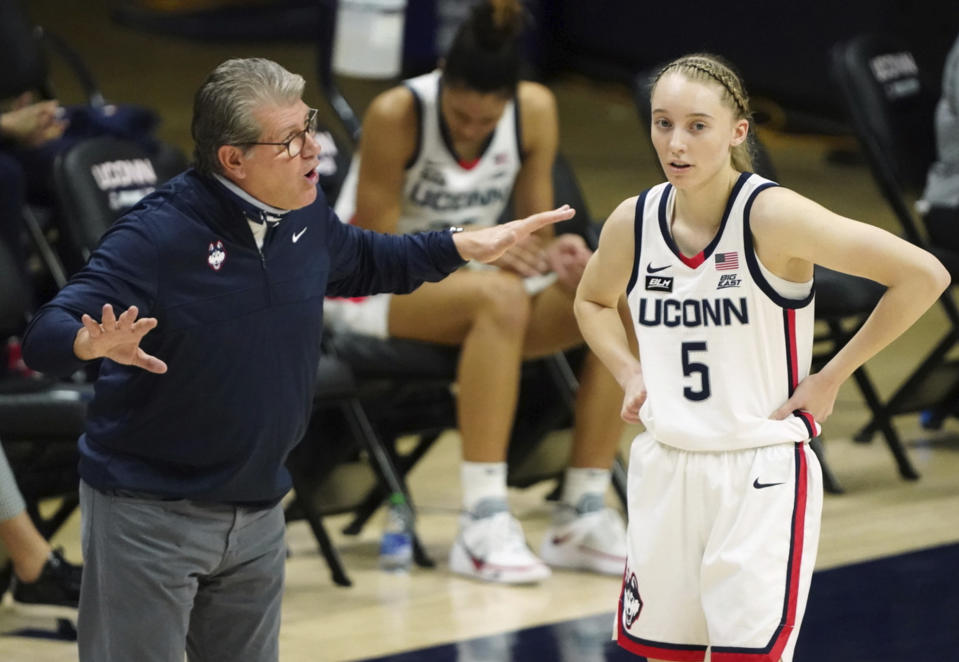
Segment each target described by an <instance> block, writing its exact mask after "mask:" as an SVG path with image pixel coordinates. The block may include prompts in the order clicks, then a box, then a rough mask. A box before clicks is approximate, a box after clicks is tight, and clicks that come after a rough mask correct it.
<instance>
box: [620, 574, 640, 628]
mask: <svg viewBox="0 0 959 662" xmlns="http://www.w3.org/2000/svg"><path fill="white" fill-rule="evenodd" d="M642 609H643V600H642V598H640V597H639V582H638V581H636V573H633V572H631V573H629V579H627V580H626V583H625V584H624V585H623V625H624V626H625V627H627V628H630V627H632V625H633V623H635V622H636V619H637V618H638V617H639V612H640V611H641V610H642Z"/></svg>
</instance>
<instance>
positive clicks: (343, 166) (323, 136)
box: [315, 126, 353, 207]
mask: <svg viewBox="0 0 959 662" xmlns="http://www.w3.org/2000/svg"><path fill="white" fill-rule="evenodd" d="M315 139H316V142H317V144H318V145H319V146H320V154H319V164H318V165H317V172H318V173H319V175H320V188H321V189H323V193H324V194H326V200H327V202H329V204H330V206H331V207H332V206H333V205H334V204H336V198H337V196H338V195H339V194H340V188H341V187H342V186H343V180H345V179H346V173H347V172H348V171H349V169H350V159H352V158H353V150H352V148H351V147H349V146H348V145H344V144H343V142H342V141H340V140H337V138H336V136H335V135H333V132H331V131H330V130H329V129H327V128H325V127H322V126H321V127H318V128H317V131H316V138H315Z"/></svg>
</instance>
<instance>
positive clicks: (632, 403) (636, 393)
mask: <svg viewBox="0 0 959 662" xmlns="http://www.w3.org/2000/svg"><path fill="white" fill-rule="evenodd" d="M644 402H646V381H645V380H644V379H643V373H642V372H638V371H637V372H636V374H634V375H633V376H632V377H630V379H629V381H627V382H626V384H625V385H624V387H623V408H622V411H620V413H619V415H620V417H621V418H622V419H623V420H624V421H626V422H627V423H639V409H640V407H642V406H643V403H644Z"/></svg>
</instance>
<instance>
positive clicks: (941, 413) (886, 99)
mask: <svg viewBox="0 0 959 662" xmlns="http://www.w3.org/2000/svg"><path fill="white" fill-rule="evenodd" d="M830 66H831V73H832V76H833V80H834V82H835V85H836V88H837V90H838V93H839V98H840V100H841V102H842V105H843V107H844V108H845V110H846V113H847V115H848V117H849V121H850V124H851V125H852V128H853V130H854V131H855V135H856V137H857V138H858V140H859V144H860V146H861V148H862V150H863V152H864V153H865V155H866V158H867V161H868V163H869V167H870V170H871V171H872V175H873V178H874V180H875V181H876V184H877V186H878V187H879V189H880V192H881V193H882V195H883V197H884V198H885V199H886V202H888V203H889V206H890V208H891V209H892V211H893V213H894V214H895V216H896V219H897V220H898V222H899V224H900V227H901V229H902V232H903V234H904V236H905V238H906V239H908V240H909V241H911V242H913V243H915V244H918V245H921V246H924V247H926V248H928V249H929V250H931V251H932V252H933V253H935V254H936V255H937V256H938V257H939V258H940V259H941V260H942V262H943V264H945V265H946V267H947V268H949V270H950V273H952V276H953V283H956V282H957V281H956V275H957V273H959V269H957V265H959V254H957V253H956V252H955V251H953V250H950V249H948V248H945V247H943V246H937V245H935V244H930V243H929V241H928V239H927V237H926V236H925V234H924V232H923V230H922V228H921V220H920V219H919V217H918V214H917V213H916V212H915V210H914V208H913V207H912V206H911V205H910V203H909V200H915V199H916V197H918V194H919V193H920V192H921V191H922V187H923V186H924V184H925V180H926V174H927V172H928V170H929V166H930V165H931V164H932V162H933V161H934V160H935V133H934V128H933V114H934V107H935V103H936V98H937V92H936V87H935V86H934V85H933V84H932V83H930V81H928V80H927V79H926V78H925V77H924V74H923V72H922V71H921V70H920V69H919V66H918V65H917V64H916V59H915V58H914V57H913V54H912V53H911V52H910V50H909V48H908V47H907V46H906V45H905V44H904V43H903V42H902V41H901V40H900V39H898V38H897V37H894V36H891V35H879V34H863V35H859V36H857V37H854V38H852V39H849V40H847V41H843V42H840V43H837V44H836V45H835V46H834V47H833V50H832V53H831V63H830ZM939 303H940V305H941V306H942V309H943V311H944V312H945V315H946V318H947V320H948V323H949V326H948V328H947V330H946V332H945V334H944V335H943V336H942V338H941V339H940V340H939V342H938V343H937V344H936V345H935V346H934V347H933V349H932V350H931V351H930V352H929V354H928V355H927V356H926V358H925V359H924V360H923V361H922V362H921V363H920V364H919V366H918V367H917V368H916V369H915V370H914V371H913V372H912V373H911V374H910V375H909V377H908V378H907V379H906V380H905V381H904V382H903V383H902V384H901V385H900V386H899V388H898V389H897V390H896V391H895V393H894V394H893V395H892V396H891V397H890V398H889V399H888V400H887V401H886V402H885V403H882V404H881V405H879V406H878V407H876V408H873V410H872V413H873V416H872V420H871V421H870V422H869V423H868V424H867V425H866V426H865V427H864V428H863V429H862V430H861V431H860V432H859V434H858V435H857V438H859V439H860V440H862V441H866V440H868V439H870V438H871V436H872V435H873V433H875V432H876V431H877V430H879V431H881V432H883V434H884V436H885V437H886V439H887V442H889V443H890V446H891V447H893V445H892V444H893V442H892V441H890V435H889V430H891V429H892V428H891V422H890V421H891V419H892V418H893V417H895V416H898V415H901V414H908V413H915V412H919V411H923V410H929V411H930V412H931V416H930V418H931V420H933V421H936V420H938V421H941V420H942V418H943V417H945V416H946V415H951V414H953V413H955V411H956V407H957V404H959V361H955V360H951V359H949V358H948V357H947V355H948V354H949V352H950V350H951V349H952V348H953V347H954V346H955V345H956V343H957V342H959V309H957V307H956V303H955V300H954V299H953V297H952V293H951V291H950V290H947V291H946V292H945V293H944V294H943V295H942V296H941V297H940V299H939ZM894 452H895V453H897V461H898V463H899V469H900V473H902V475H903V476H904V477H906V478H916V477H918V474H917V473H916V471H915V469H913V467H912V466H911V464H910V463H909V461H908V458H907V457H906V455H905V451H904V450H903V449H902V446H901V444H899V443H898V440H896V447H895V448H894Z"/></svg>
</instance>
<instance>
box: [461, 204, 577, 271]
mask: <svg viewBox="0 0 959 662" xmlns="http://www.w3.org/2000/svg"><path fill="white" fill-rule="evenodd" d="M575 214H576V210H575V209H573V208H572V207H570V206H569V205H563V206H562V207H559V208H558V209H553V210H551V211H543V212H540V213H538V214H533V215H532V216H527V217H526V218H523V219H520V220H518V221H510V222H509V223H502V224H500V225H494V226H492V227H489V228H483V229H482V230H474V231H472V232H460V233H457V234H454V235H453V243H455V244H456V250H457V251H459V254H460V256H461V257H463V259H465V260H476V261H477V262H493V261H494V260H496V259H497V258H499V257H500V256H501V255H503V253H505V252H506V251H507V249H509V248H510V247H511V246H514V245H515V244H516V243H517V242H519V241H522V240H523V239H525V238H526V237H528V236H529V235H531V234H532V233H534V232H536V231H537V230H539V229H540V228H543V227H546V226H547V225H550V224H551V223H559V222H560V221H566V220H569V219H571V218H573V216H574V215H575Z"/></svg>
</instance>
